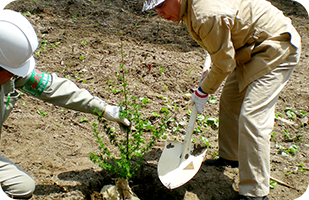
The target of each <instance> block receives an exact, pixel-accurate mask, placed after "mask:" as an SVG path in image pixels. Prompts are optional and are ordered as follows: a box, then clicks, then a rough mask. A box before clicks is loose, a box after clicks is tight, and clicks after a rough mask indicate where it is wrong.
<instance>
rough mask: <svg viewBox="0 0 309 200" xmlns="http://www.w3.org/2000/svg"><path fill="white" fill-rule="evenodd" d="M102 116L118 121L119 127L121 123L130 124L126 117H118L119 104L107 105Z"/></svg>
mask: <svg viewBox="0 0 309 200" xmlns="http://www.w3.org/2000/svg"><path fill="white" fill-rule="evenodd" d="M103 117H104V118H105V119H107V120H110V121H114V122H118V123H119V125H120V128H123V127H122V125H124V126H130V122H129V120H128V119H127V118H121V117H120V107H119V106H111V105H107V106H106V109H105V113H104V115H103Z"/></svg>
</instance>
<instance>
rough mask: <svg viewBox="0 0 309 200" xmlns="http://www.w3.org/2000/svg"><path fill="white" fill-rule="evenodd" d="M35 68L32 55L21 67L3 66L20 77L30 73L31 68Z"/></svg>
mask: <svg viewBox="0 0 309 200" xmlns="http://www.w3.org/2000/svg"><path fill="white" fill-rule="evenodd" d="M34 68H35V59H34V57H33V56H31V57H30V58H29V59H28V61H27V62H26V63H25V64H24V65H23V66H21V67H19V68H12V67H5V66H4V69H5V70H7V71H9V72H11V73H12V74H14V75H17V76H20V77H25V76H27V75H28V74H30V73H31V72H32V71H33V69H34Z"/></svg>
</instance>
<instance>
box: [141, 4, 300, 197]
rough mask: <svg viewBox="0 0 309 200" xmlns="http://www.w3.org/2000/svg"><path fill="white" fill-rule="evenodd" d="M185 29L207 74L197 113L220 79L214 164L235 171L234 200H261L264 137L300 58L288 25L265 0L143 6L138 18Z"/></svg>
mask: <svg viewBox="0 0 309 200" xmlns="http://www.w3.org/2000/svg"><path fill="white" fill-rule="evenodd" d="M151 9H155V10H156V11H157V13H158V15H159V16H162V17H163V18H164V19H166V20H170V21H173V22H184V23H185V24H186V25H187V28H188V30H189V32H190V34H191V36H192V37H193V38H194V39H195V40H196V41H197V42H198V43H199V44H200V45H201V46H202V47H203V48H204V49H205V50H206V51H207V52H208V53H209V54H210V57H211V60H212V67H211V69H210V70H209V72H208V73H207V75H206V76H205V78H204V79H203V80H202V82H201V85H200V87H199V88H198V89H197V90H196V91H195V92H194V93H193V96H192V100H191V101H192V103H193V104H196V106H197V110H198V112H199V113H201V112H202V109H203V107H204V105H205V104H206V103H207V100H208V95H209V94H213V93H214V92H215V91H216V90H217V88H218V87H219V86H220V84H221V83H222V82H223V81H224V80H226V82H225V85H224V88H223V91H222V94H221V98H220V114H219V121H220V128H219V156H220V157H219V159H215V160H206V161H205V164H208V165H215V166H225V165H232V166H233V167H238V165H239V176H240V183H239V193H240V197H239V198H240V199H268V198H267V195H268V194H269V181H270V141H269V134H270V132H271V131H272V129H273V126H274V110H275V104H276V102H277V98H278V96H279V93H280V91H281V90H282V89H283V87H284V86H285V84H286V83H287V81H288V79H289V77H290V76H291V74H292V72H293V70H294V67H295V65H296V64H297V63H298V61H299V57H300V52H301V38H300V36H299V34H298V33H297V31H296V30H295V28H294V27H293V26H292V24H291V20H290V19H289V18H287V17H285V16H284V14H283V13H282V12H281V11H280V10H279V9H277V8H276V7H274V6H273V5H272V4H271V3H270V2H267V1H266V0H215V1H214V0H147V1H145V3H144V6H143V11H147V10H151Z"/></svg>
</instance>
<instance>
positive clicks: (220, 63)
mask: <svg viewBox="0 0 309 200" xmlns="http://www.w3.org/2000/svg"><path fill="white" fill-rule="evenodd" d="M232 25H233V21H232V20H231V19H230V18H228V17H227V16H211V17H204V18H203V20H199V21H198V22H197V23H196V27H195V31H196V32H197V33H198V35H199V37H200V38H201V40H202V42H203V45H204V47H206V50H207V51H208V52H209V54H210V56H211V60H212V64H213V65H212V68H211V70H210V71H209V73H208V75H207V76H206V78H205V79H204V80H203V82H202V84H201V87H202V89H203V91H204V92H206V93H209V94H212V93H214V92H215V91H216V90H217V89H218V87H219V86H220V84H221V83H222V82H223V80H224V79H225V78H226V76H227V75H228V74H230V73H231V72H232V71H233V70H234V69H235V67H236V61H235V49H234V46H233V42H232V39H231V26H232Z"/></svg>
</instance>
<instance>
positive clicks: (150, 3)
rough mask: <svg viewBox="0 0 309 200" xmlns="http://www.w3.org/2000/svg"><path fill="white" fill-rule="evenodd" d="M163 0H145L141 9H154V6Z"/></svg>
mask: <svg viewBox="0 0 309 200" xmlns="http://www.w3.org/2000/svg"><path fill="white" fill-rule="evenodd" d="M164 1H165V0H146V1H145V2H144V5H143V10H142V12H144V11H148V10H152V9H154V8H155V7H156V6H158V5H160V4H161V3H163V2H164Z"/></svg>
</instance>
